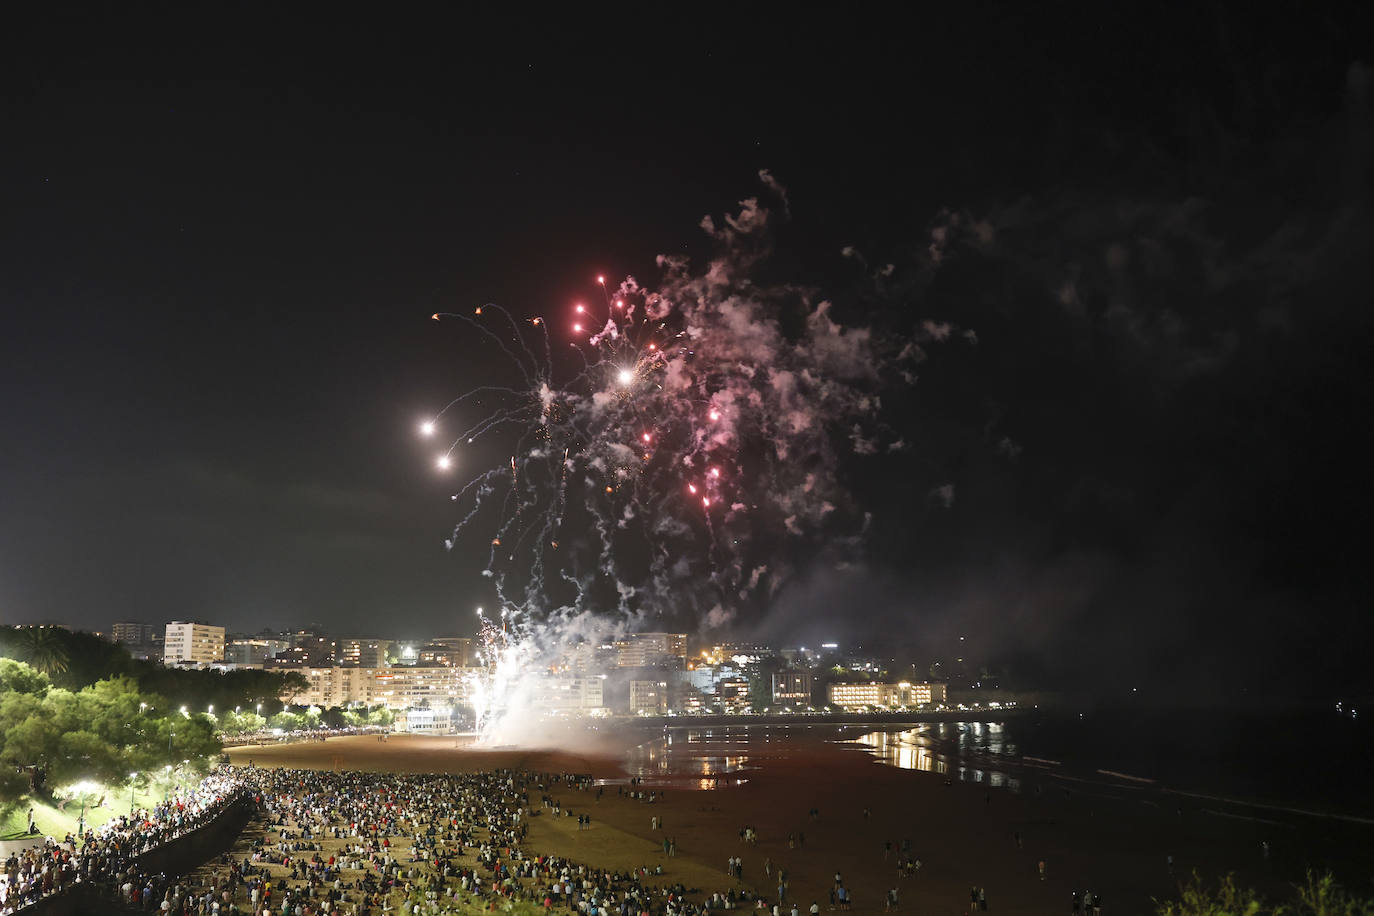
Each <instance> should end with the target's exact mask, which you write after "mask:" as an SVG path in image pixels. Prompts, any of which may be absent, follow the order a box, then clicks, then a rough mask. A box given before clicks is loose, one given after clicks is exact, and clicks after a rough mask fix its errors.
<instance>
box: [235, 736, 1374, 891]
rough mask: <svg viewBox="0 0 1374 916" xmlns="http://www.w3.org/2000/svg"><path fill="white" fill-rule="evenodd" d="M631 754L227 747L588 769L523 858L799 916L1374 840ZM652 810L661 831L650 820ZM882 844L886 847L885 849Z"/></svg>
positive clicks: (1245, 865) (457, 765) (1224, 864)
mask: <svg viewBox="0 0 1374 916" xmlns="http://www.w3.org/2000/svg"><path fill="white" fill-rule="evenodd" d="M628 743H633V739H630V741H629V742H628ZM626 745H627V742H626V741H625V740H620V741H617V740H616V739H615V738H611V737H603V738H602V739H601V743H600V744H599V745H597V746H594V747H591V748H589V749H587V750H577V751H573V750H566V749H563V750H560V749H513V748H505V749H477V748H474V747H472V746H471V745H470V744H469V743H468V742H467V741H466V739H462V738H453V737H446V738H445V737H421V736H403V735H395V736H389V737H388V738H387V740H386V741H385V742H382V741H378V740H377V739H376V738H375V737H351V738H332V739H329V740H328V741H325V742H319V743H302V744H288V745H277V746H266V747H264V746H250V747H242V748H234V749H232V750H230V751H228V753H229V755H230V757H231V759H232V760H233V762H234V763H236V764H246V763H248V762H249V761H250V760H251V761H252V763H253V764H254V765H255V766H289V767H305V768H315V769H357V770H368V771H392V772H411V773H425V772H471V771H475V770H488V769H493V768H501V767H518V768H524V769H529V770H534V771H542V772H577V773H588V774H591V775H594V776H596V777H599V778H602V779H607V780H611V783H610V784H608V785H606V786H605V787H604V789H603V791H602V796H601V798H600V799H599V800H598V799H597V797H596V793H595V791H589V792H579V791H564V792H562V793H559V794H558V795H557V797H558V799H559V801H560V802H561V804H562V806H563V808H564V811H565V812H571V813H572V814H574V815H577V814H584V813H585V814H589V815H590V816H591V818H592V821H591V826H590V828H589V829H586V830H582V831H579V830H577V829H576V817H571V818H570V817H562V818H555V817H552V816H550V815H547V814H546V815H543V816H540V817H536V818H535V819H534V820H533V821H532V823H531V827H530V838H529V844H528V845H529V848H530V849H532V850H534V851H536V852H547V853H554V854H559V855H566V856H569V857H571V858H574V859H576V860H579V861H583V862H587V863H592V864H597V865H606V866H611V867H630V866H638V865H649V866H650V867H651V868H652V867H653V866H654V865H657V864H662V865H663V867H664V876H663V880H664V881H678V880H680V881H682V882H683V883H685V884H687V885H688V886H689V887H696V888H699V889H700V890H702V891H704V892H710V891H714V890H724V889H726V888H727V887H729V886H731V884H732V879H730V878H729V877H728V876H727V875H726V873H725V869H726V861H727V859H728V857H730V856H740V857H742V859H743V865H744V881H743V884H744V885H745V886H747V887H749V888H751V889H753V890H754V891H756V892H757V893H760V894H762V895H764V896H766V897H767V898H768V899H769V901H770V902H771V901H772V900H773V899H774V898H775V897H776V894H777V881H776V875H777V869H779V868H786V869H787V872H788V890H787V898H788V900H789V901H791V900H795V901H797V902H798V903H799V904H800V905H801V909H802V911H803V913H804V912H805V911H806V909H807V907H808V906H809V905H810V903H811V902H812V901H813V900H814V901H817V902H818V903H819V904H820V907H821V910H822V911H823V912H824V911H828V907H829V892H830V889H831V887H832V885H833V883H834V876H835V874H836V873H837V872H838V873H840V874H841V875H842V876H843V878H844V884H845V886H846V887H848V888H849V889H850V892H851V893H852V894H853V896H854V903H853V911H855V912H868V913H872V912H877V911H880V910H882V909H884V905H885V897H886V894H887V892H888V890H889V889H890V888H897V889H898V893H899V909H900V910H901V911H903V912H908V913H919V914H925V913H941V914H944V913H952V914H959V913H965V912H971V911H972V910H973V908H972V906H971V903H970V889H971V888H975V887H977V888H982V889H984V890H985V893H986V896H987V903H988V907H987V909H988V911H990V912H991V911H996V912H1001V913H1011V914H1051V913H1052V914H1061V913H1068V912H1069V911H1070V907H1071V894H1072V893H1073V892H1074V891H1075V890H1077V891H1085V890H1091V891H1094V892H1096V893H1098V894H1099V895H1101V897H1102V905H1103V912H1104V913H1108V914H1110V913H1125V914H1145V913H1150V912H1152V911H1153V910H1154V906H1153V903H1152V901H1153V900H1154V899H1167V898H1171V897H1173V896H1174V895H1175V894H1176V889H1177V885H1178V881H1179V880H1180V879H1181V878H1183V877H1185V876H1187V875H1188V874H1190V873H1191V872H1192V871H1193V870H1194V869H1196V870H1198V871H1199V872H1200V873H1202V874H1203V875H1204V876H1206V877H1215V876H1217V875H1220V874H1224V873H1226V872H1229V871H1234V872H1236V873H1237V875H1238V877H1239V878H1240V879H1241V880H1242V881H1244V882H1246V883H1249V884H1252V885H1254V886H1257V887H1260V888H1262V889H1264V890H1265V891H1266V893H1269V894H1271V895H1274V896H1283V895H1284V894H1285V893H1286V890H1287V885H1288V884H1289V883H1290V882H1292V881H1297V880H1300V879H1301V876H1302V873H1303V870H1304V869H1305V867H1307V866H1308V865H1309V864H1314V865H1317V866H1319V867H1326V866H1330V867H1335V868H1336V870H1337V874H1338V876H1342V877H1346V878H1350V879H1353V877H1354V876H1355V875H1358V872H1355V875H1351V874H1347V872H1348V871H1351V870H1353V869H1352V865H1353V863H1355V862H1358V861H1360V860H1361V859H1364V858H1365V857H1366V856H1367V854H1368V852H1369V850H1370V849H1371V848H1374V828H1371V827H1369V826H1368V825H1359V824H1354V823H1348V822H1336V821H1331V820H1327V819H1312V818H1304V817H1289V818H1284V817H1281V816H1278V815H1275V816H1272V817H1267V816H1257V813H1256V811H1255V810H1254V809H1249V808H1244V809H1237V808H1233V807H1230V806H1227V805H1225V804H1222V803H1220V802H1216V801H1208V800H1200V799H1183V798H1172V797H1168V796H1161V795H1160V794H1159V793H1157V792H1152V791H1148V790H1145V789H1142V790H1141V792H1140V793H1139V795H1138V796H1132V795H1131V794H1130V793H1126V794H1125V795H1124V796H1122V795H1121V794H1120V793H1117V794H1115V795H1112V796H1107V795H1103V794H1095V793H1094V792H1093V791H1092V790H1091V787H1083V788H1081V789H1079V788H1075V787H1074V786H1072V785H1071V784H1068V783H1063V782H1060V781H1055V782H1046V783H1045V784H1043V785H1042V784H1040V783H1036V784H1034V785H1027V786H1025V787H1024V791H1023V792H1022V793H1020V794H1016V793H1012V792H1007V791H1001V790H997V789H985V788H983V787H980V786H976V785H971V784H965V783H959V782H954V783H952V784H946V781H945V779H944V778H943V777H940V776H937V775H934V774H930V773H921V772H914V771H909V770H902V769H897V768H893V767H889V766H885V765H882V764H880V763H878V762H876V761H875V760H874V759H873V758H872V757H871V756H870V755H869V754H867V753H865V752H864V751H863V750H861V749H859V748H856V747H854V746H852V745H843V744H833V743H824V742H820V741H816V740H797V741H778V740H770V741H768V742H766V743H761V744H760V743H754V744H750V745H749V746H748V747H747V756H748V767H749V768H748V769H746V770H743V771H741V772H739V773H737V774H735V775H736V776H738V777H741V778H743V779H744V781H743V784H739V785H729V786H727V787H723V788H716V789H710V790H704V789H688V788H678V787H676V786H674V787H670V788H668V789H667V790H666V794H665V795H663V796H662V797H660V798H659V799H658V800H657V801H655V802H654V803H653V804H649V803H646V802H641V801H635V800H631V799H630V798H628V797H624V796H622V795H621V794H619V791H618V790H621V789H623V788H624V785H623V783H624V775H625V771H624V767H623V760H624V753H625V749H626ZM722 782H725V781H722ZM683 784H693V785H695V784H698V783H697V782H696V781H691V782H690V783H683ZM534 807H535V808H536V809H537V808H538V807H539V806H538V800H537V799H536V800H535V802H534ZM813 811H814V812H815V813H814V814H812V812H813ZM655 817H657V818H659V819H660V820H661V823H662V825H663V828H662V829H661V830H653V829H652V828H651V819H652V818H655ZM746 825H748V826H751V827H753V828H754V830H755V831H756V832H757V842H756V843H754V844H748V843H745V842H743V841H742V840H741V838H740V831H741V829H742V828H743V827H744V826H746ZM789 835H791V837H792V840H791V842H790V843H789ZM665 837H666V838H672V839H673V840H675V843H676V856H675V857H673V858H669V857H668V856H666V855H665V854H664V851H663V848H662V843H663V840H664V838H665ZM1018 837H1019V843H1018ZM904 840H905V841H909V843H910V848H911V851H912V855H914V856H915V857H917V858H919V859H920V861H921V868H920V870H919V874H918V875H917V876H909V877H899V875H898V869H897V858H898V850H900V848H901V845H902V843H903V841H904ZM885 842H890V843H891V845H892V850H893V852H892V853H891V854H890V855H889V856H886V857H885V855H884V843H885ZM1265 842H1267V843H1269V852H1268V856H1267V857H1266V855H1265V852H1264V847H1263V844H1264V843H1265ZM1170 855H1172V856H1173V859H1174V866H1173V872H1172V873H1171V872H1170V869H1169V866H1168V864H1167V857H1168V856H1170ZM1042 861H1043V862H1044V863H1045V876H1044V878H1043V880H1042V878H1041V876H1040V872H1039V863H1040V862H1042ZM765 862H769V863H771V866H772V873H771V875H770V874H765ZM1364 880H1367V878H1366V879H1364ZM1355 886H1356V887H1357V889H1363V888H1362V887H1361V886H1360V885H1358V883H1355Z"/></svg>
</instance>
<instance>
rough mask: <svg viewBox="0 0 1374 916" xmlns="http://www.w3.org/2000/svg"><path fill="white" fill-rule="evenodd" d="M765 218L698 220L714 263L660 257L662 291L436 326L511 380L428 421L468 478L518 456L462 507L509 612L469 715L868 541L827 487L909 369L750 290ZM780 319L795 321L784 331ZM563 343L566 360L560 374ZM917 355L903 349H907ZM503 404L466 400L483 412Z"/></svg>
mask: <svg viewBox="0 0 1374 916" xmlns="http://www.w3.org/2000/svg"><path fill="white" fill-rule="evenodd" d="M768 223H769V214H768V211H767V210H765V209H764V208H763V207H761V206H760V205H759V203H758V201H757V200H755V199H750V200H746V201H743V202H742V203H741V206H740V210H739V212H738V213H736V214H734V215H731V216H727V217H726V218H725V220H724V225H723V226H719V227H718V226H717V225H716V224H715V222H714V221H713V220H712V219H711V218H709V217H708V218H706V219H705V220H703V223H702V225H703V228H704V229H705V230H706V231H707V233H708V234H709V235H710V236H711V237H712V239H713V241H714V243H715V245H716V249H717V253H716V255H715V256H714V257H713V258H712V259H711V260H710V261H709V262H708V263H707V264H706V265H705V266H704V268H703V269H701V270H698V271H694V270H693V269H692V268H691V265H690V264H689V263H688V262H687V261H686V259H683V258H677V257H660V258H659V261H658V266H659V269H660V271H661V279H660V282H659V283H658V284H657V285H656V286H655V287H654V288H646V287H644V286H641V285H640V284H639V283H638V282H637V281H636V280H635V279H634V278H633V277H627V278H626V279H625V280H623V281H621V282H620V283H619V284H617V285H616V286H615V287H614V288H611V287H608V286H607V285H606V279H605V277H604V276H601V277H597V278H596V282H597V286H598V287H599V292H600V295H599V296H598V297H597V299H598V301H594V302H587V301H583V302H577V303H574V304H573V305H572V307H571V309H570V313H569V314H568V315H567V316H566V317H561V318H558V319H546V318H545V316H534V317H530V318H525V319H523V320H521V319H517V318H516V317H515V316H514V315H512V314H511V313H510V312H509V311H507V310H506V309H504V308H501V307H500V306H496V305H483V306H482V307H481V308H477V309H474V310H473V311H472V312H470V313H439V314H438V315H436V316H435V317H436V318H438V319H439V320H440V321H459V322H463V323H465V324H467V325H468V326H470V327H471V328H473V329H475V331H476V332H477V333H478V334H479V335H481V337H482V339H483V340H484V341H485V342H486V344H487V345H489V346H492V347H495V348H498V349H499V350H500V351H501V352H502V353H503V354H504V356H505V357H506V358H507V361H508V363H509V365H510V367H511V368H510V372H511V377H512V380H513V384H511V385H509V386H504V385H503V386H492V385H487V386H481V387H479V388H476V389H474V390H472V391H469V392H467V393H465V394H463V395H462V396H460V397H458V398H456V399H454V400H453V401H452V402H450V403H449V404H448V405H447V406H446V407H444V409H443V410H441V411H439V412H438V413H437V414H436V415H435V416H433V417H432V418H430V419H428V420H427V421H426V422H425V423H424V424H423V426H422V432H423V433H424V434H425V435H427V436H438V435H441V433H442V431H443V430H445V429H447V430H450V431H453V430H456V433H455V432H450V434H449V435H448V436H445V437H444V438H445V439H446V441H448V442H449V443H450V444H449V446H448V448H447V449H446V450H445V451H444V452H443V453H442V454H440V455H439V456H437V458H436V461H437V463H438V464H439V466H440V467H441V468H448V467H450V466H452V465H457V466H459V467H463V466H464V462H463V461H462V460H461V458H462V457H463V455H462V453H464V452H465V451H466V450H467V449H468V447H469V446H472V445H473V444H475V443H477V442H479V440H489V439H499V441H501V442H502V443H503V444H506V445H508V448H507V449H506V451H508V454H509V460H506V461H503V462H502V463H501V464H500V465H498V466H495V467H490V468H488V469H486V470H483V471H482V472H480V473H478V474H477V475H476V476H475V477H473V478H472V479H471V480H470V481H468V482H467V483H466V484H465V485H464V486H463V487H461V488H460V489H459V490H458V491H457V492H456V493H455V494H454V495H453V499H454V501H455V502H456V503H458V504H459V506H460V513H461V514H460V517H459V519H458V521H457V523H456V524H455V527H454V530H453V533H452V535H451V536H450V537H449V539H448V540H447V542H446V543H447V545H448V547H449V548H450V549H470V548H469V547H468V546H467V545H470V544H473V543H481V544H487V545H489V546H488V549H489V554H488V560H487V566H486V571H485V575H487V576H489V577H490V578H491V579H492V580H493V582H494V585H495V588H496V593H497V595H498V597H499V599H500V601H501V605H502V611H501V614H502V616H501V618H500V619H501V626H500V627H499V633H498V630H497V628H496V627H495V621H494V619H488V618H484V621H485V623H484V627H483V635H482V642H483V646H484V650H483V651H484V665H485V666H486V672H487V673H486V674H485V675H484V677H483V680H484V683H483V684H482V685H481V686H480V688H476V689H478V690H480V693H481V696H482V701H481V702H482V711H481V712H480V718H481V719H482V721H483V722H484V723H485V724H487V725H488V726H491V725H493V723H496V722H499V721H500V719H501V718H502V715H501V712H500V711H501V710H502V709H505V708H508V707H509V706H510V703H509V702H507V701H506V700H503V699H502V697H506V698H509V697H510V696H511V695H512V693H513V691H514V688H513V686H512V685H513V684H514V682H515V681H516V680H517V679H518V673H519V672H521V671H523V672H525V673H527V674H528V673H529V672H531V671H535V670H538V668H539V667H540V666H547V665H549V664H551V663H553V662H554V661H555V658H556V655H557V653H558V651H559V650H560V648H564V647H566V646H567V645H568V644H569V643H576V642H579V641H584V640H588V639H590V640H599V639H602V638H604V637H605V636H607V635H608V634H610V633H612V632H618V631H624V630H632V629H634V628H636V627H637V626H638V625H639V624H640V623H641V622H642V621H644V622H647V621H654V624H655V625H656V626H661V625H662V623H661V621H662V620H663V619H665V618H666V619H670V620H672V621H674V622H677V623H678V624H679V625H682V626H686V625H688V624H689V622H694V623H695V624H696V625H699V626H705V627H720V626H724V625H726V624H728V623H729V622H730V621H731V620H733V619H735V617H736V616H737V615H738V614H739V613H740V612H741V611H742V610H745V609H748V608H754V607H759V606H766V604H767V602H768V600H769V599H770V598H771V597H772V596H773V595H774V594H776V592H777V590H778V588H780V587H781V585H782V584H783V583H785V582H786V581H787V580H788V578H789V576H790V575H791V573H792V570H793V569H794V568H795V565H796V563H797V562H798V561H799V559H805V558H806V557H808V556H811V557H814V556H815V554H816V553H817V551H818V550H820V549H822V548H830V547H833V546H834V545H835V544H846V543H849V544H852V543H853V542H854V540H855V539H857V538H858V537H860V536H861V535H862V530H863V527H864V524H865V518H864V516H863V515H862V514H861V513H859V512H857V511H856V510H855V509H854V507H853V506H852V504H851V500H850V499H849V498H848V496H847V493H846V491H845V489H844V488H843V486H842V485H841V483H840V482H839V479H838V476H837V473H836V472H837V467H838V463H839V461H840V458H841V457H842V455H843V453H845V452H846V451H848V452H857V453H859V454H867V453H872V452H875V451H878V450H880V449H883V448H889V447H892V446H891V445H889V443H887V442H885V441H884V436H883V434H882V431H881V427H880V424H879V423H878V419H877V418H878V410H879V406H880V404H879V392H880V391H881V389H882V388H883V386H884V385H886V384H888V383H889V381H891V380H892V378H890V377H901V376H904V375H905V376H906V377H908V378H909V375H907V374H906V372H905V370H904V369H902V368H901V365H900V364H901V362H902V361H903V359H905V357H904V356H902V355H892V354H897V351H896V350H895V348H893V349H890V348H888V347H887V346H886V344H885V342H884V341H882V340H880V339H879V337H878V335H875V334H874V333H873V332H871V331H870V330H868V329H865V328H845V327H842V326H841V325H839V324H838V323H837V322H836V321H835V320H833V319H832V317H831V305H830V303H829V302H827V301H824V300H821V299H819V298H818V297H817V296H815V295H814V293H813V292H812V291H810V290H807V289H802V288H798V287H795V286H779V287H761V286H759V285H756V284H755V283H754V282H753V281H752V279H751V276H750V274H751V269H752V268H753V267H754V266H755V265H756V264H757V262H758V261H759V260H760V259H761V258H763V257H764V256H766V254H767V250H768V242H767V240H768V237H769V231H768ZM784 312H790V313H792V314H799V315H801V316H802V320H801V321H800V323H799V327H797V328H790V329H789V330H786V331H785V330H784V327H783V324H782V321H781V317H782V315H783V314H784ZM563 348H567V349H568V350H569V352H570V355H571V357H572V362H573V368H572V369H571V370H569V371H567V372H565V373H563V374H564V375H565V376H566V379H565V380H563V381H561V382H560V381H558V380H557V376H558V373H557V372H556V364H558V363H562V362H567V360H555V359H554V355H555V352H556V351H558V350H562V349H563ZM909 352H910V351H909V349H908V351H907V353H909ZM479 400H480V401H481V402H483V403H484V404H492V403H495V404H496V407H495V409H490V408H484V409H483V410H482V411H481V412H480V413H479V412H478V411H477V409H476V405H477V403H478V401H479Z"/></svg>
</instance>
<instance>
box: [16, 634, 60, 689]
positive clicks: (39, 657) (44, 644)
mask: <svg viewBox="0 0 1374 916" xmlns="http://www.w3.org/2000/svg"><path fill="white" fill-rule="evenodd" d="M65 632H66V630H61V629H59V628H57V627H24V628H22V629H20V630H19V634H18V637H19V638H18V650H19V657H20V659H22V660H23V661H25V662H28V663H29V665H30V666H32V667H33V668H34V669H35V670H37V671H41V672H43V673H44V674H46V675H48V676H49V677H51V676H52V675H54V674H61V673H62V672H64V671H66V670H67V663H68V661H69V660H70V655H69V654H68V652H67V647H66V645H65V643H64V641H63V639H62V638H61V637H60V636H59V635H58V634H59V633H65Z"/></svg>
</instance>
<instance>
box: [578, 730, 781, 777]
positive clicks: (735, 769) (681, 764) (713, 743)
mask: <svg viewBox="0 0 1374 916" xmlns="http://www.w3.org/2000/svg"><path fill="white" fill-rule="evenodd" d="M771 741H772V735H771V734H768V735H765V734H762V733H757V732H751V731H747V730H743V729H738V728H730V727H723V728H699V729H697V728H692V729H684V730H673V731H668V732H666V733H665V734H664V735H663V736H662V737H657V738H652V739H650V740H648V741H645V742H644V743H643V744H640V745H637V746H635V747H633V748H631V749H630V751H629V753H628V754H627V755H626V757H625V770H626V772H627V773H628V774H629V775H630V776H632V777H636V778H638V779H639V781H640V784H641V785H644V786H649V787H659V788H668V787H677V788H680V789H723V788H727V787H729V786H742V785H744V784H745V783H746V782H748V781H749V780H748V779H747V778H746V777H743V776H739V775H737V774H739V773H741V772H743V771H745V770H750V769H753V767H752V766H750V765H749V755H748V753H746V752H747V751H748V750H749V746H750V744H751V743H752V742H764V743H767V742H771ZM626 782H628V779H619V780H615V779H607V780H598V783H599V784H604V785H614V784H616V783H622V784H623V783H626Z"/></svg>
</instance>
